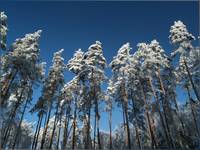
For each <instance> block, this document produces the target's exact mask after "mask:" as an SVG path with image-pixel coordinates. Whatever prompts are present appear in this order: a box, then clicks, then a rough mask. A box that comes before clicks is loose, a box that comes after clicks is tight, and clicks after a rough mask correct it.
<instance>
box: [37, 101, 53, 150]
mask: <svg viewBox="0 0 200 150" xmlns="http://www.w3.org/2000/svg"><path fill="white" fill-rule="evenodd" d="M50 103H51V104H50V107H49V111H48V115H47V120H46V124H45V127H44V131H43V134H42V140H41V147H40V149H43V147H44V143H45V138H46V134H47V130H48V128H49V119H50V116H51V110H52V105H53V102H52V101H51V102H50Z"/></svg>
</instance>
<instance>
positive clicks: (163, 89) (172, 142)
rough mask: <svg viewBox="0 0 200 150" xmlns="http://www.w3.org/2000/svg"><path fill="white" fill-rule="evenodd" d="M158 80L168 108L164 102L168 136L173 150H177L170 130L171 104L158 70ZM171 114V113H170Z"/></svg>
mask: <svg viewBox="0 0 200 150" xmlns="http://www.w3.org/2000/svg"><path fill="white" fill-rule="evenodd" d="M157 78H158V79H159V84H160V87H161V90H162V96H163V99H164V100H165V101H166V102H165V103H166V106H165V104H164V101H163V100H162V102H163V104H164V105H163V110H164V111H163V112H164V116H165V118H166V119H165V120H166V127H167V130H168V134H169V139H170V142H171V144H172V148H175V144H174V141H173V138H172V135H171V130H170V127H169V122H168V119H167V114H166V113H167V110H166V109H168V112H169V111H170V110H169V103H168V101H167V98H166V97H167V95H166V92H165V88H164V85H163V81H162V79H161V75H160V69H158V74H157ZM169 113H170V112H169Z"/></svg>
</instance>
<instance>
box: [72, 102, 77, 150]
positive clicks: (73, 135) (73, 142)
mask: <svg viewBox="0 0 200 150" xmlns="http://www.w3.org/2000/svg"><path fill="white" fill-rule="evenodd" d="M76 117H77V102H76V98H75V109H74V118H73V133H72V149H75V146H76Z"/></svg>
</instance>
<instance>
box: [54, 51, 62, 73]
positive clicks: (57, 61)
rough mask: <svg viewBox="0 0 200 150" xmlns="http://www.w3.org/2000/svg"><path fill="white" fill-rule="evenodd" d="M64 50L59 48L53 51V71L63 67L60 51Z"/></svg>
mask: <svg viewBox="0 0 200 150" xmlns="http://www.w3.org/2000/svg"><path fill="white" fill-rule="evenodd" d="M63 51H64V49H61V50H59V51H57V52H55V53H54V54H53V60H52V62H53V66H52V68H54V71H56V70H58V71H59V70H62V69H63V67H64V58H63V57H62V56H61V54H62V52H63Z"/></svg>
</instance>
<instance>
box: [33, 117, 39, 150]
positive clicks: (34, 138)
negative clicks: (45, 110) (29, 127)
mask: <svg viewBox="0 0 200 150" xmlns="http://www.w3.org/2000/svg"><path fill="white" fill-rule="evenodd" d="M40 121H41V117H40V115H39V116H38V121H37V126H36V129H35V133H34V137H33V143H32V146H31V149H33V148H34V145H35V140H36V135H37V132H38V129H39V124H40Z"/></svg>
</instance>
